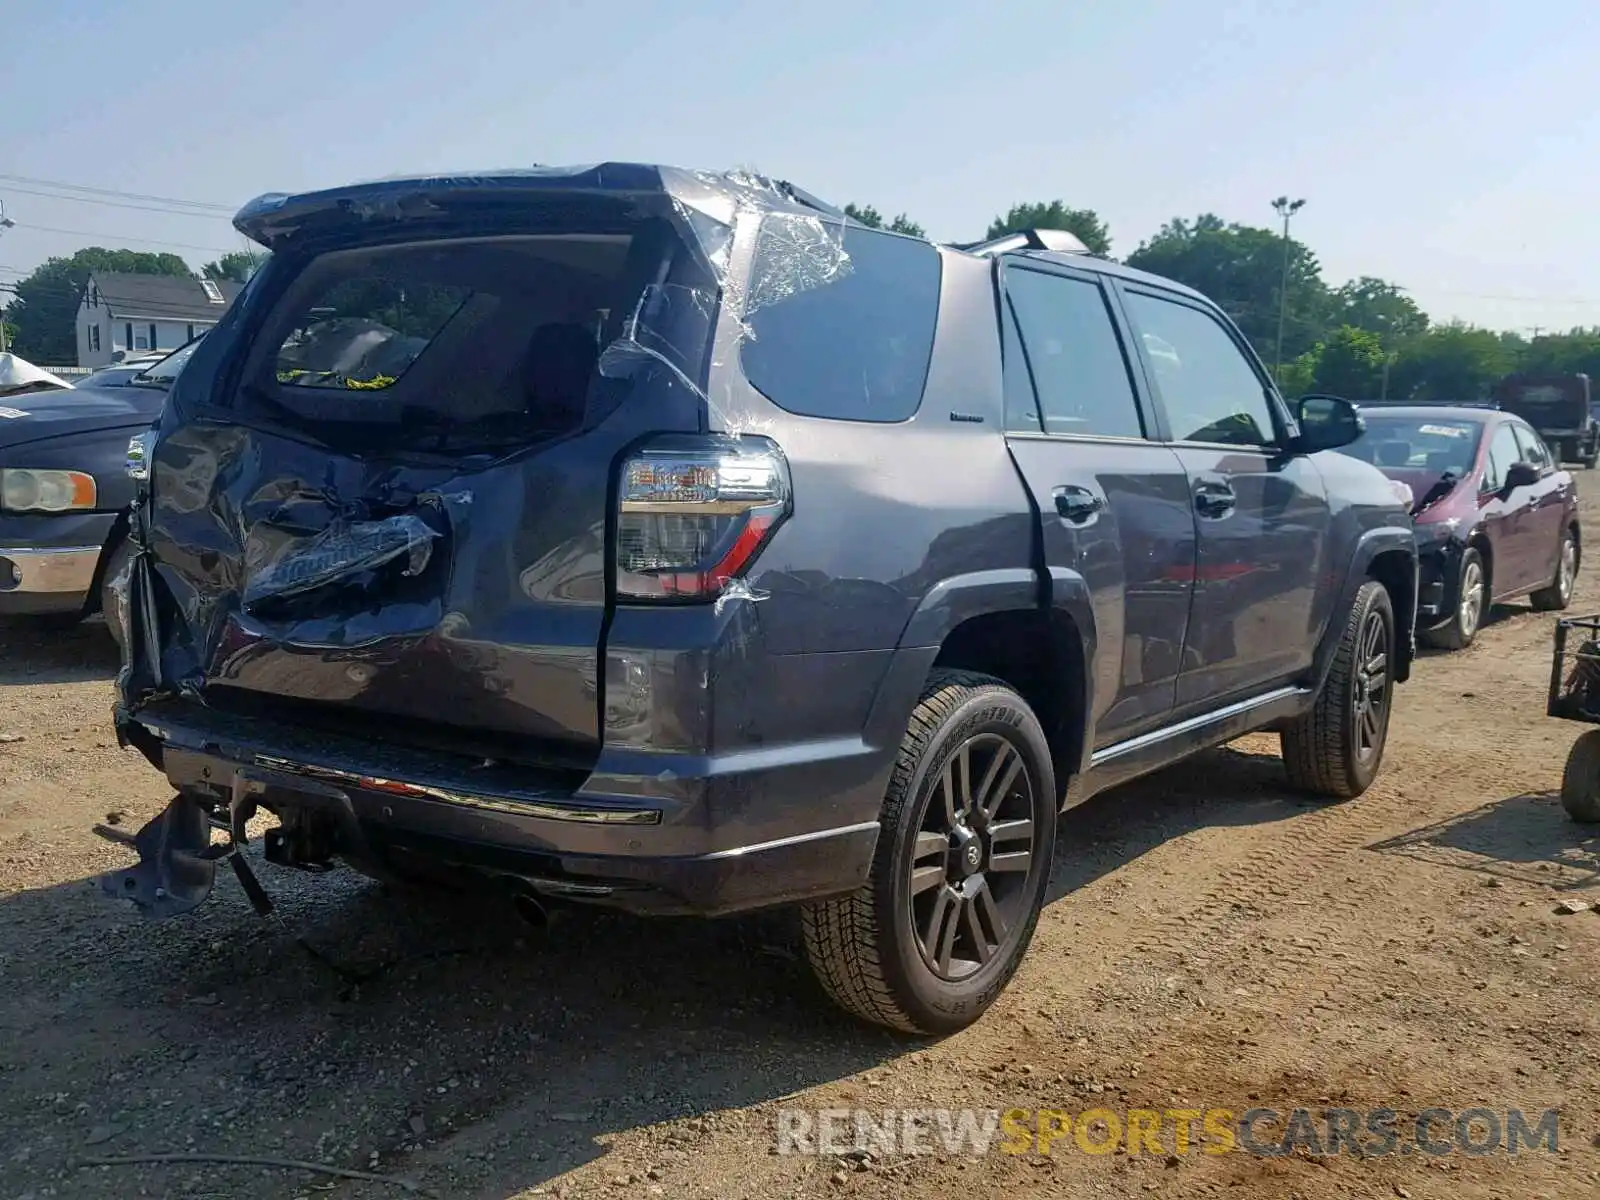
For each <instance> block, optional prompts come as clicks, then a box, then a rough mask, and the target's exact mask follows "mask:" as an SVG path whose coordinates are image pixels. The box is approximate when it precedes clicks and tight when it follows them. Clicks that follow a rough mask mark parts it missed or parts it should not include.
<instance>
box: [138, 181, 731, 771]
mask: <svg viewBox="0 0 1600 1200" xmlns="http://www.w3.org/2000/svg"><path fill="white" fill-rule="evenodd" d="M735 203H736V202H735V201H733V200H730V197H729V195H728V193H727V192H726V191H725V190H719V189H718V188H716V187H713V186H711V185H709V184H708V183H706V182H705V181H704V180H702V179H701V178H700V177H696V176H692V175H676V174H671V173H668V172H665V171H662V170H660V169H656V168H645V167H615V166H610V167H599V168H592V169H586V170H582V171H574V172H523V173H518V174H516V175H510V176H481V177H474V178H472V179H445V180H423V181H411V182H397V183H381V184H373V185H365V186H364V187H357V188H348V189H341V190H339V191H336V192H327V193H320V194H317V195H314V196H310V197H297V198H284V197H269V198H266V199H264V200H262V201H258V202H256V203H255V204H253V205H251V206H249V207H247V208H246V209H245V210H244V211H243V212H242V213H241V215H240V217H239V219H238V222H237V223H238V224H239V226H240V228H241V229H242V230H244V231H245V232H246V233H248V234H250V235H251V236H253V237H255V238H256V239H257V240H258V241H260V242H261V243H262V244H264V245H266V246H268V247H269V248H270V249H271V250H272V251H273V254H272V257H271V259H270V260H269V262H268V264H267V265H266V266H265V267H264V268H263V269H262V270H261V271H260V272H258V273H257V274H256V276H255V277H254V278H253V279H252V281H251V283H250V286H249V288H248V289H247V291H246V292H245V293H244V295H243V296H242V297H241V299H240V301H238V302H237V303H236V305H235V307H234V309H233V310H232V311H230V313H229V314H228V316H227V317H226V318H225V319H224V321H223V323H222V324H221V325H219V327H218V329H217V331H216V332H215V333H214V334H213V335H212V336H211V337H210V338H208V339H207V341H206V343H205V344H203V345H202V346H201V347H200V349H199V350H198V351H197V352H196V355H195V357H194V359H193V360H192V361H191V363H190V365H189V367H188V369H186V370H185V372H184V373H183V375H182V376H181V377H180V379H179V381H178V383H177V384H176V385H175V386H174V388H173V390H172V393H171V395H170V399H169V404H168V407H167V409H166V412H165V414H164V416H163V419H162V422H161V426H160V430H159V434H158V438H157V441H156V445H155V449H154V451H153V455H152V469H151V475H150V483H149V502H148V504H147V505H146V506H145V508H144V510H143V513H142V515H141V517H140V520H139V522H138V525H139V532H138V534H137V536H138V538H139V539H140V540H141V541H142V542H143V543H144V545H145V548H146V549H147V551H148V553H147V554H145V555H143V556H141V558H140V559H139V560H138V566H137V567H136V568H135V570H134V572H133V575H132V576H131V578H130V586H131V589H132V591H133V593H134V598H135V603H134V604H133V605H132V616H131V618H130V619H131V620H132V621H133V622H134V623H135V625H136V628H134V629H133V630H132V632H133V633H134V634H135V636H134V638H133V639H132V641H131V649H130V651H129V659H128V662H127V663H126V664H125V666H124V671H123V676H122V679H121V682H120V688H121V693H122V699H123V703H124V705H125V706H128V707H136V706H137V705H138V704H139V703H141V702H143V701H144V700H147V699H148V698H150V697H151V696H154V695H173V694H176V695H179V696H187V697H189V698H190V699H192V700H198V701H201V702H203V703H204V704H206V705H207V706H209V707H211V708H213V709H220V710H226V711H229V712H232V713H238V714H245V715H259V716H262V717H269V718H272V719H273V720H276V721H286V722H290V723H293V724H295V725H299V726H311V727H321V728H327V729H329V730H333V729H338V730H339V731H340V732H354V733H358V734H362V735H370V736H373V737H377V738H382V739H388V740H391V741H408V742H412V743H414V744H418V745H426V744H429V743H430V742H432V743H438V742H440V741H445V742H448V743H449V744H451V745H452V746H455V747H457V748H461V747H470V748H471V749H472V750H473V752H474V753H483V754H485V755H486V756H505V757H510V758H514V759H519V760H534V761H546V762H566V763H576V764H582V763H586V762H588V761H592V758H593V756H594V754H595V752H596V750H597V746H598V741H599V724H600V696H599V692H600V676H601V671H600V667H599V663H600V656H601V653H602V646H603V640H604V633H605V627H606V622H607V613H608V588H609V582H608V580H609V572H610V556H609V554H608V550H607V547H608V522H609V521H610V520H611V516H610V514H611V512H612V509H613V507H614V470H615V465H616V463H617V461H618V458H619V456H620V455H621V454H622V453H623V452H624V450H625V449H626V448H627V447H628V446H629V445H630V444H631V443H635V442H637V441H638V440H639V439H640V438H641V437H643V436H644V435H647V434H659V433H663V432H666V433H672V432H684V433H694V432H698V431H700V430H702V429H703V428H704V415H703V411H702V403H703V397H704V388H705V381H704V374H705V371H706V369H707V368H706V362H707V359H708V357H709V353H708V347H709V345H710V337H711V329H712V323H713V321H714V320H715V316H716V312H717V306H718V301H719V297H720V288H721V282H722V280H721V268H722V262H723V256H725V254H726V249H727V246H726V237H727V235H728V233H729V231H730V228H731V224H732V221H733V212H734V207H735Z"/></svg>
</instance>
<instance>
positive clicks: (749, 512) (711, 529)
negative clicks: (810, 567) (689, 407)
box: [616, 436, 792, 601]
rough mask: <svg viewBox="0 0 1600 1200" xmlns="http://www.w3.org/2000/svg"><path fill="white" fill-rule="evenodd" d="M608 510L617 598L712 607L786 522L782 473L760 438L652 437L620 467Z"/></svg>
mask: <svg viewBox="0 0 1600 1200" xmlns="http://www.w3.org/2000/svg"><path fill="white" fill-rule="evenodd" d="M617 508H618V511H617V542H616V556H617V594H618V595H619V596H623V597H626V598H628V599H633V600H686V601H692V600H710V599H715V598H716V597H717V596H718V595H720V594H721V592H722V589H723V587H724V586H725V585H726V584H727V583H728V581H729V580H730V579H736V578H738V577H739V576H740V575H741V574H743V572H744V571H745V570H746V569H747V568H748V567H749V566H750V564H751V563H752V562H754V561H755V558H756V555H758V554H759V553H760V552H761V550H762V548H763V547H764V546H766V544H767V542H768V541H769V540H770V539H771V537H772V535H773V533H774V532H775V531H776V530H777V528H778V526H779V525H781V524H782V523H783V521H784V520H785V518H787V517H788V515H789V513H790V511H791V508H792V496H791V494H790V488H789V467H788V464H787V463H786V462H785V461H784V458H783V453H782V451H780V450H779V449H778V446H777V444H776V443H775V442H773V441H772V440H771V439H769V438H764V437H744V436H741V437H738V438H681V439H661V440H659V441H655V442H651V443H650V444H648V445H646V446H644V447H643V448H641V449H639V450H637V451H635V452H634V453H632V454H630V455H629V456H628V457H627V458H626V459H625V460H624V461H623V464H622V472H621V479H620V481H619V486H618V488H617Z"/></svg>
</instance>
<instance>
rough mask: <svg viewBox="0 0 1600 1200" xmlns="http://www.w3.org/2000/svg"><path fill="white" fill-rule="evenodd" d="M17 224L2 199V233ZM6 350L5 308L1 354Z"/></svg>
mask: <svg viewBox="0 0 1600 1200" xmlns="http://www.w3.org/2000/svg"><path fill="white" fill-rule="evenodd" d="M15 224H16V222H15V221H13V220H12V219H11V218H10V217H8V216H6V202H5V201H4V200H0V234H3V233H5V231H6V230H8V229H10V228H11V227H12V226H14V225H15ZM5 352H6V314H5V309H0V354H4V353H5Z"/></svg>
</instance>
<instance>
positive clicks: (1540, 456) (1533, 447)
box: [1512, 422, 1551, 471]
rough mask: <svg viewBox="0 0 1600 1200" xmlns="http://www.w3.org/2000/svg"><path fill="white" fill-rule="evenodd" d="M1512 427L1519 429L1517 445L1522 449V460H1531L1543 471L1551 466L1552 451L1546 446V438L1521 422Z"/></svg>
mask: <svg viewBox="0 0 1600 1200" xmlns="http://www.w3.org/2000/svg"><path fill="white" fill-rule="evenodd" d="M1512 428H1513V429H1515V430H1516V431H1517V446H1518V448H1519V449H1520V450H1521V451H1522V453H1521V455H1520V457H1521V458H1522V460H1523V461H1524V462H1531V463H1532V464H1533V465H1534V466H1536V467H1538V468H1539V469H1540V470H1541V471H1542V470H1544V469H1545V468H1546V467H1548V466H1550V464H1551V459H1550V451H1549V450H1547V449H1546V448H1545V444H1544V439H1543V438H1541V437H1540V436H1539V435H1538V434H1537V433H1535V432H1534V431H1533V430H1532V429H1530V428H1529V427H1528V426H1526V425H1523V424H1521V423H1520V422H1519V423H1518V424H1515V425H1513V426H1512Z"/></svg>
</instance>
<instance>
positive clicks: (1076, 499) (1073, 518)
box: [1054, 486, 1106, 525]
mask: <svg viewBox="0 0 1600 1200" xmlns="http://www.w3.org/2000/svg"><path fill="white" fill-rule="evenodd" d="M1054 495H1055V502H1056V515H1057V516H1059V517H1060V518H1061V519H1062V520H1063V521H1069V522H1071V523H1072V524H1074V525H1087V524H1088V523H1089V522H1090V521H1092V520H1093V519H1094V518H1095V517H1096V516H1097V515H1098V514H1099V512H1100V510H1101V509H1103V508H1104V507H1105V506H1106V502H1105V501H1104V500H1103V499H1101V498H1100V497H1099V496H1097V495H1095V494H1094V493H1093V492H1091V491H1090V490H1089V489H1088V488H1083V487H1073V486H1067V487H1058V488H1056V489H1055V493H1054Z"/></svg>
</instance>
